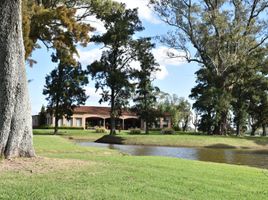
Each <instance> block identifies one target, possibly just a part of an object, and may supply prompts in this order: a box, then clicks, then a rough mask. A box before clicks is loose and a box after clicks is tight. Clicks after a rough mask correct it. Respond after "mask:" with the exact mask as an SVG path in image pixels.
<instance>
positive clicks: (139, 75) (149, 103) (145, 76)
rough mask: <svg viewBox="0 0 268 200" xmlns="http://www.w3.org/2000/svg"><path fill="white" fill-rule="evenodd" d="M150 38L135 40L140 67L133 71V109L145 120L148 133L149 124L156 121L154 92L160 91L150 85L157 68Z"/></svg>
mask: <svg viewBox="0 0 268 200" xmlns="http://www.w3.org/2000/svg"><path fill="white" fill-rule="evenodd" d="M150 40H151V39H150V38H143V39H139V40H138V41H137V45H136V47H135V49H136V51H137V61H139V63H140V69H137V70H135V71H134V73H133V75H134V77H135V78H136V79H137V81H138V83H137V88H136V92H135V98H134V103H135V104H136V105H135V109H136V111H137V113H138V114H139V116H140V118H141V119H143V120H144V122H145V133H146V134H148V133H149V124H150V123H153V122H155V121H156V117H157V114H156V111H155V110H156V100H157V98H156V94H157V93H158V92H159V91H160V90H159V88H157V87H154V86H153V85H152V81H153V80H154V73H155V72H156V71H157V70H159V68H158V64H157V63H156V61H155V58H154V55H153V54H152V52H151V51H152V48H154V45H153V44H151V41H150Z"/></svg>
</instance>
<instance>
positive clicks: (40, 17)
mask: <svg viewBox="0 0 268 200" xmlns="http://www.w3.org/2000/svg"><path fill="white" fill-rule="evenodd" d="M77 3H78V1H70V0H54V1H50V0H43V1H38V0H24V1H23V35H24V46H25V51H26V54H25V57H26V58H29V56H30V55H31V53H32V52H33V50H35V49H36V48H39V45H38V43H37V42H38V41H41V42H42V43H43V44H44V45H45V46H46V47H47V48H52V49H65V50H66V52H68V54H66V56H67V57H68V59H70V61H72V64H74V60H73V54H77V50H76V44H77V43H80V44H82V45H84V46H85V45H86V44H87V43H88V42H89V39H90V38H89V34H88V33H89V31H93V30H94V29H93V28H92V27H91V26H90V25H89V24H87V23H83V22H82V21H79V20H77V18H76V12H77V9H76V8H75V6H76V5H77Z"/></svg>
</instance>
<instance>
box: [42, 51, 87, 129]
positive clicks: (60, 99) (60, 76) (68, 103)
mask: <svg viewBox="0 0 268 200" xmlns="http://www.w3.org/2000/svg"><path fill="white" fill-rule="evenodd" d="M61 56H64V53H62V52H58V53H57V55H55V56H53V57H52V61H53V62H58V60H59V58H60V57H61ZM86 75H87V72H86V71H85V70H83V69H82V66H81V65H80V64H79V63H78V65H77V66H72V65H69V64H65V63H64V62H62V61H60V63H59V65H58V67H57V68H55V69H54V70H53V71H52V72H51V73H50V74H49V75H47V76H46V85H45V89H44V90H43V94H44V95H47V98H46V100H48V105H47V108H48V111H49V112H50V113H51V114H53V115H54V117H55V133H57V129H58V120H59V119H61V118H62V117H63V116H64V117H66V118H67V119H68V118H70V117H71V116H72V114H73V109H74V108H75V107H76V106H79V105H83V104H84V103H85V101H86V100H87V98H88V97H87V95H86V93H85V89H84V86H85V85H87V84H88V78H87V76H86Z"/></svg>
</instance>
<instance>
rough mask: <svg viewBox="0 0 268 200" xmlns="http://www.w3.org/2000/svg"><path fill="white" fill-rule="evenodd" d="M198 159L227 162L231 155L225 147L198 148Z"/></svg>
mask: <svg viewBox="0 0 268 200" xmlns="http://www.w3.org/2000/svg"><path fill="white" fill-rule="evenodd" d="M196 154H197V160H201V161H211V162H220V163H226V162H227V161H228V160H229V155H228V154H226V152H225V150H224V149H205V148H204V149H198V151H197V152H196Z"/></svg>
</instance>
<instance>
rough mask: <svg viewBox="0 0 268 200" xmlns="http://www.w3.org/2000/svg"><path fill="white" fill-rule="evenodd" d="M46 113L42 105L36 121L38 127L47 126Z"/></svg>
mask: <svg viewBox="0 0 268 200" xmlns="http://www.w3.org/2000/svg"><path fill="white" fill-rule="evenodd" d="M46 115H47V112H46V107H45V106H44V105H42V107H41V110H40V112H39V115H38V121H39V126H44V125H46V124H47V116H46Z"/></svg>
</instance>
